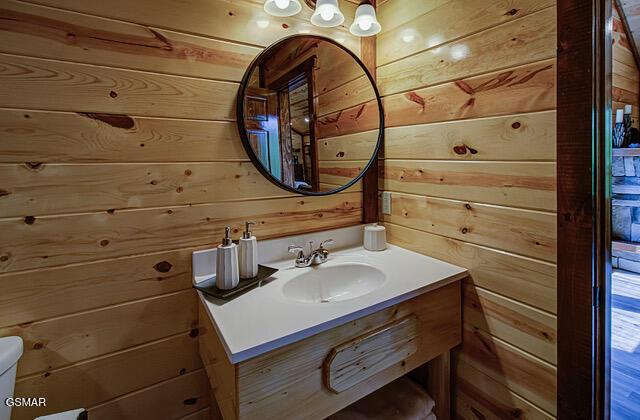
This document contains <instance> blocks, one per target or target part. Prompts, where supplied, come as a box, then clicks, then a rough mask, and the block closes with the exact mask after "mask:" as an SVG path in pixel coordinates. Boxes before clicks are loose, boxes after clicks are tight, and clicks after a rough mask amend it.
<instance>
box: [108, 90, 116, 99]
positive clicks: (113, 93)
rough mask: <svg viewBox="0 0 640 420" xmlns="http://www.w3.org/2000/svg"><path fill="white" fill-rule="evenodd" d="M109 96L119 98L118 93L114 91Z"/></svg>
mask: <svg viewBox="0 0 640 420" xmlns="http://www.w3.org/2000/svg"><path fill="white" fill-rule="evenodd" d="M109 96H111V97H112V98H117V97H118V92H116V91H114V90H112V91H111V92H109Z"/></svg>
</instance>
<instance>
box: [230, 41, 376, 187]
mask: <svg viewBox="0 0 640 420" xmlns="http://www.w3.org/2000/svg"><path fill="white" fill-rule="evenodd" d="M304 38H312V39H320V40H323V41H326V42H329V43H331V44H333V45H335V46H336V47H338V48H340V49H342V50H343V51H345V52H346V53H347V54H349V55H350V56H351V57H352V58H353V59H354V60H355V61H356V63H358V64H359V65H360V67H361V68H362V70H363V71H364V73H365V74H366V76H367V78H368V79H369V82H370V83H371V87H372V88H373V91H374V93H375V95H376V101H377V102H378V114H379V122H380V127H379V132H378V141H377V143H376V147H375V149H374V151H373V155H372V156H371V159H370V160H369V162H367V164H366V166H365V167H364V168H363V169H362V171H360V174H358V176H357V177H355V178H353V179H352V180H351V181H349V182H348V183H346V184H345V185H343V186H341V187H340V188H336V189H335V190H331V191H322V192H315V191H300V190H297V189H295V188H293V187H290V186H288V185H286V184H284V183H282V182H280V181H279V180H278V179H277V178H275V177H274V176H273V175H272V174H271V173H270V172H269V171H267V170H266V169H265V168H264V166H262V163H260V161H259V160H258V157H257V156H256V154H255V152H254V150H253V149H252V148H251V143H250V142H249V136H248V135H247V129H246V127H245V124H244V119H245V113H244V97H245V94H246V91H247V85H248V84H249V79H250V77H251V74H252V73H253V70H254V69H255V67H256V65H257V64H258V63H260V62H261V61H262V60H263V59H264V58H265V57H268V56H269V55H270V54H271V52H272V51H273V50H274V49H275V48H278V47H279V46H280V45H282V44H284V43H286V42H289V41H291V40H292V39H304ZM236 124H237V126H238V133H239V134H240V139H241V140H242V146H243V147H244V150H245V151H246V152H247V155H248V156H249V159H251V162H252V163H253V166H255V167H256V168H257V169H258V171H260V173H261V174H262V175H263V176H264V177H265V178H267V179H268V180H269V181H271V183H273V184H275V185H277V186H278V187H280V188H282V189H284V190H286V191H289V192H292V193H295V194H301V195H310V196H324V195H331V194H336V193H339V192H341V191H344V190H346V189H347V188H349V187H351V186H352V185H353V184H355V183H356V182H358V181H359V180H360V179H362V177H363V176H364V175H365V173H367V171H368V170H369V169H370V168H371V166H372V165H373V164H374V162H376V161H377V159H378V153H379V152H380V148H381V147H382V142H383V141H384V130H385V127H384V108H383V106H382V99H381V98H380V92H379V91H378V86H377V85H376V82H375V79H374V78H373V76H372V75H371V73H370V72H369V70H368V69H367V67H366V66H365V65H364V63H363V62H362V60H360V58H359V57H358V56H357V55H355V54H354V53H353V52H352V51H351V50H349V49H348V48H346V47H345V46H343V45H342V44H340V43H339V42H337V41H334V40H333V39H331V38H327V37H325V36H321V35H306V34H299V35H291V36H288V37H286V38H282V39H280V40H279V41H277V42H275V43H273V44H271V45H269V46H268V47H267V48H265V49H264V50H263V51H262V52H261V53H260V54H258V56H257V57H256V58H254V59H253V61H252V62H251V64H250V65H249V67H248V68H247V71H246V72H245V74H244V76H243V77H242V81H241V82H240V88H239V89H238V96H237V98H236Z"/></svg>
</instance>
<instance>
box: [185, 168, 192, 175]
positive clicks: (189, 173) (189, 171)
mask: <svg viewBox="0 0 640 420" xmlns="http://www.w3.org/2000/svg"><path fill="white" fill-rule="evenodd" d="M184 174H185V175H186V176H191V174H193V172H191V169H187V170H186V171H184Z"/></svg>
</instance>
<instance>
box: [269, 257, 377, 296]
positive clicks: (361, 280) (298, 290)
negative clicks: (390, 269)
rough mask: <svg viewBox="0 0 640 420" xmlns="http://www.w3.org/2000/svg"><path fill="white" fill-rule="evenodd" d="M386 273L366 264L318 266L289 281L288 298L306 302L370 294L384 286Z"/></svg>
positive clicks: (286, 293)
mask: <svg viewBox="0 0 640 420" xmlns="http://www.w3.org/2000/svg"><path fill="white" fill-rule="evenodd" d="M385 279H386V276H385V274H384V273H383V272H382V271H380V270H378V269H377V268H375V267H372V266H370V265H368V264H363V263H343V264H335V265H331V266H322V265H320V266H316V267H312V268H311V269H308V271H305V272H304V273H302V274H299V275H297V276H295V277H294V278H292V279H291V280H289V281H288V282H287V283H285V285H284V287H283V288H282V293H283V294H284V295H285V297H287V298H289V299H292V300H295V301H298V302H304V303H328V302H339V301H344V300H349V299H355V298H357V297H360V296H363V295H366V294H368V293H371V292H373V291H374V290H376V289H377V288H379V287H380V286H382V285H383V283H384V281H385Z"/></svg>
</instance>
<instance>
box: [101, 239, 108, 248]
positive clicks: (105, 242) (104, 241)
mask: <svg viewBox="0 0 640 420" xmlns="http://www.w3.org/2000/svg"><path fill="white" fill-rule="evenodd" d="M107 245H109V240H108V239H103V240H101V241H100V246H102V247H105V246H107Z"/></svg>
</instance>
